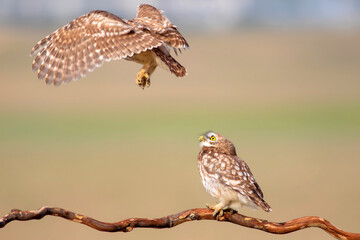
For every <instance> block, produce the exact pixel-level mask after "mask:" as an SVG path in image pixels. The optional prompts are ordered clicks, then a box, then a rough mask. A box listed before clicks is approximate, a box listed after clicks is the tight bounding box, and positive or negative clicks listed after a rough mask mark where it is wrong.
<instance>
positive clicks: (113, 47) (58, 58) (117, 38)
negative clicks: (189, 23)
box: [30, 4, 189, 89]
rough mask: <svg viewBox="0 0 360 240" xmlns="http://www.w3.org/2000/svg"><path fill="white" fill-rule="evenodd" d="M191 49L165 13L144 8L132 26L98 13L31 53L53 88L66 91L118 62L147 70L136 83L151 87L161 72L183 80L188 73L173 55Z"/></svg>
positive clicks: (35, 66) (74, 23) (62, 30)
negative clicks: (62, 87) (73, 82)
mask: <svg viewBox="0 0 360 240" xmlns="http://www.w3.org/2000/svg"><path fill="white" fill-rule="evenodd" d="M188 47H189V44H188V43H187V41H186V40H185V38H184V37H183V36H182V35H181V34H180V32H179V31H178V30H177V27H176V26H175V25H174V24H172V23H171V22H170V20H169V19H168V18H167V17H166V16H165V15H163V14H162V11H160V10H158V9H157V8H155V7H153V6H151V5H148V4H141V5H140V6H139V7H138V11H137V15H136V17H135V18H134V19H132V20H126V19H121V18H119V17H118V16H115V15H114V14H111V13H109V12H106V11H100V10H96V11H92V12H89V13H88V14H86V15H83V16H81V17H78V18H77V19H75V20H73V21H71V22H70V23H69V24H67V25H65V26H64V27H62V28H59V29H58V30H56V31H55V32H54V33H52V34H50V35H48V36H47V37H45V38H44V39H42V40H40V41H39V42H38V43H37V44H36V45H35V46H34V47H33V49H32V50H31V53H30V55H31V56H35V59H34V61H33V64H32V69H33V70H34V71H37V76H38V78H39V79H43V78H45V82H46V83H47V84H54V85H55V86H58V85H60V84H61V83H62V82H70V81H71V80H77V79H78V78H80V77H84V76H85V75H86V74H87V73H88V72H91V71H93V70H94V69H95V67H100V66H101V65H102V63H103V62H104V61H106V62H108V61H111V60H116V59H125V60H129V61H134V62H136V63H139V64H141V65H143V67H142V68H141V69H140V71H139V73H138V74H137V76H136V83H137V84H138V85H139V86H140V87H141V88H142V89H144V87H145V86H150V76H151V74H152V73H153V72H154V71H155V69H156V67H157V66H160V67H162V68H164V69H166V70H169V71H170V72H171V73H173V74H175V75H176V76H177V77H183V76H185V75H186V69H185V68H184V67H183V66H182V65H181V64H180V63H178V62H177V61H176V60H175V59H174V58H173V57H172V56H171V55H170V49H171V48H173V49H174V52H175V53H176V54H177V50H179V51H180V52H181V49H186V48H188Z"/></svg>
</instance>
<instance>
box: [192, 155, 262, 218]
mask: <svg viewBox="0 0 360 240" xmlns="http://www.w3.org/2000/svg"><path fill="white" fill-rule="evenodd" d="M213 163H214V165H213V166H212V165H211V164H213ZM221 163H222V162H221V161H219V159H217V158H216V157H215V158H214V157H213V156H211V157H210V155H205V156H203V158H202V160H200V161H198V169H199V172H200V175H201V180H202V183H203V185H204V187H205V189H206V191H207V192H208V193H210V194H211V196H213V197H214V198H216V199H218V200H219V201H220V202H222V203H224V204H225V205H226V206H229V207H230V208H232V209H234V210H236V211H239V210H240V209H241V207H242V206H244V205H245V206H248V207H251V208H256V206H255V205H254V204H253V203H252V202H251V201H250V199H249V198H248V197H246V196H244V195H243V194H241V193H240V192H239V191H235V190H234V189H233V188H231V187H230V186H227V185H225V184H224V183H222V181H221V176H222V175H221V173H218V172H217V171H216V169H217V167H220V168H221ZM210 169H211V170H213V171H211V172H209V170H210ZM230 181H231V180H230ZM236 182H237V181H234V183H236Z"/></svg>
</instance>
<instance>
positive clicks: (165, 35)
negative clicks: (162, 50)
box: [132, 4, 189, 53]
mask: <svg viewBox="0 0 360 240" xmlns="http://www.w3.org/2000/svg"><path fill="white" fill-rule="evenodd" d="M132 22H133V23H134V24H135V25H136V26H137V27H138V28H144V29H146V30H148V31H150V32H151V34H153V35H154V36H155V37H156V38H157V39H159V40H161V41H162V42H164V43H165V44H166V45H168V46H169V47H172V48H174V51H175V53H177V52H176V49H179V50H180V49H181V48H188V47H189V44H188V43H187V41H186V40H185V38H184V37H183V36H182V35H181V34H180V32H179V31H178V30H177V27H176V26H175V25H174V24H172V23H171V22H170V20H169V19H168V18H167V17H166V16H165V15H163V14H162V11H160V10H159V9H157V8H155V7H153V6H151V5H148V4H141V5H139V7H138V12H137V15H136V18H135V19H133V20H132ZM180 51H181V50H180Z"/></svg>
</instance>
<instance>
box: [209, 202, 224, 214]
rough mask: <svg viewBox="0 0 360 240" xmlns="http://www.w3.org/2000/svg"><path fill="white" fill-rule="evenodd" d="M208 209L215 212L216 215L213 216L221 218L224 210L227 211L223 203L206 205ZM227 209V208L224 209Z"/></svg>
mask: <svg viewBox="0 0 360 240" xmlns="http://www.w3.org/2000/svg"><path fill="white" fill-rule="evenodd" d="M206 207H207V208H209V209H211V210H214V213H213V216H214V217H215V216H216V215H217V216H218V217H221V216H223V215H224V210H225V209H227V208H226V207H225V206H224V204H223V203H218V204H216V203H214V205H211V204H208V203H207V204H206ZM224 207H225V208H224Z"/></svg>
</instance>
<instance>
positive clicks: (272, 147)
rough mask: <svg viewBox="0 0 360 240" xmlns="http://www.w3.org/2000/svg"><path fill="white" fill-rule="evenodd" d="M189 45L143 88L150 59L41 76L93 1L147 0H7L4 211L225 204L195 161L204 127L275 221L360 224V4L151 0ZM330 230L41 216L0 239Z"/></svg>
mask: <svg viewBox="0 0 360 240" xmlns="http://www.w3.org/2000/svg"><path fill="white" fill-rule="evenodd" d="M143 2H147V3H150V4H153V5H154V6H156V7H158V8H160V9H162V10H165V13H166V15H167V16H168V17H169V18H170V20H172V21H173V22H174V23H175V24H176V25H178V26H179V27H180V31H181V32H182V33H183V35H184V36H185V37H186V38H187V40H188V42H189V43H190V50H189V51H185V53H183V54H181V55H179V56H178V57H177V59H178V60H179V61H180V62H181V63H182V64H183V65H184V66H186V68H187V69H188V75H187V76H186V78H183V79H177V78H176V77H175V76H174V75H171V74H170V73H169V72H166V71H164V70H162V69H159V70H157V71H156V72H155V73H154V75H153V76H152V85H151V87H150V88H148V89H145V90H144V91H143V90H141V89H140V88H138V87H137V86H136V84H135V76H136V74H137V71H138V70H139V68H140V65H137V64H134V63H131V62H127V61H123V60H121V61H114V62H110V63H106V64H104V65H103V66H102V67H101V68H99V69H96V70H95V71H94V72H92V73H90V74H88V76H87V77H86V78H82V79H80V80H78V81H76V82H71V83H70V84H65V85H62V86H60V87H56V88H55V87H53V86H47V85H45V83H44V81H39V80H37V78H36V74H35V73H33V72H32V71H31V63H32V59H31V58H30V57H29V52H30V50H31V48H32V47H33V46H34V45H35V44H36V42H37V41H38V40H40V39H41V38H43V37H44V36H46V35H47V34H49V33H51V32H52V31H54V30H55V29H57V28H59V27H61V26H63V25H65V24H66V23H68V22H69V21H71V20H72V19H74V18H76V17H77V16H80V15H82V14H85V13H86V12H88V11H90V10H94V9H103V10H108V11H111V12H113V13H115V14H118V15H119V16H121V17H124V18H128V19H129V18H133V17H134V16H135V14H136V7H137V5H138V4H139V3H140V2H139V1H130V0H128V1H120V0H118V1H85V0H71V1H70V0H69V1H65V0H63V1H46V0H36V1H35V0H33V1H29V0H0V21H1V23H0V74H1V75H0V110H1V111H0V169H1V175H0V176H1V179H2V180H1V187H0V215H4V214H6V213H8V212H9V211H10V210H11V209H12V208H19V209H24V210H30V209H37V208H39V207H41V206H44V205H47V206H58V207H63V208H66V209H69V210H72V211H75V212H78V213H82V214H84V215H87V216H91V217H94V218H97V219H99V220H103V221H108V222H115V221H119V220H122V219H125V218H130V217H161V216H165V215H168V214H172V213H176V212H179V211H182V210H185V209H189V208H195V207H204V206H205V203H212V202H214V200H213V199H212V198H211V197H210V195H209V194H208V193H206V192H205V190H204V188H203V187H202V184H201V181H200V176H199V174H198V171H197V166H196V156H197V153H198V152H199V144H198V136H199V135H200V134H202V133H203V132H205V131H208V130H213V131H217V132H219V133H221V134H223V135H225V136H226V137H228V138H229V139H230V140H232V141H233V142H234V144H235V145H236V147H237V152H238V155H239V156H241V157H242V158H244V159H245V160H246V161H247V162H248V164H249V165H250V167H251V169H252V171H253V173H254V175H255V177H256V179H257V181H258V182H259V184H260V186H261V187H262V189H263V192H264V194H265V199H266V201H267V202H268V203H269V204H270V205H271V206H272V208H273V212H271V213H265V212H263V211H253V210H250V209H246V208H244V210H243V213H244V214H247V215H251V216H255V217H260V218H264V219H268V220H272V221H287V220H290V219H293V218H297V217H301V216H306V215H319V216H321V217H324V218H326V219H328V220H330V221H331V222H332V223H333V224H335V225H336V226H338V227H340V228H342V229H344V230H347V231H352V232H360V227H359V226H360V221H359V214H360V204H359V202H360V174H359V172H360V101H359V100H360V4H359V1H355V0H354V1H350V0H347V1H341V0H321V1H310V0H307V1H300V0H297V1H295V0H294V1H286V0H282V1H281V0H274V1H267V0H243V1H235V0H228V1H225V0H222V1H216V0H211V1H205V0H203V1H190V0H188V1H169V0H163V1H155V0H154V1H145V0H144V1H143ZM24 238H26V239H29V240H30V239H52V240H60V239H97V240H101V239H106V240H110V239H119V238H121V239H123V240H132V239H134V240H135V239H219V238H224V239H225V238H228V239H235V238H236V239H238V238H242V239H249V240H250V239H279V238H281V239H331V237H330V236H329V235H328V234H326V233H325V232H323V231H321V230H319V229H314V228H312V229H306V230H302V231H299V232H296V233H292V234H288V235H285V236H277V235H270V234H267V233H264V232H261V231H257V230H254V229H246V228H243V227H239V226H236V225H232V224H227V223H218V222H212V221H201V222H191V223H186V224H183V225H180V226H178V227H176V228H172V229H165V230H153V229H135V230H134V231H133V232H131V233H127V234H124V233H103V232H98V231H95V230H92V229H90V228H88V227H85V226H82V225H79V224H75V223H73V222H70V221H64V220H63V219H59V218H55V217H46V218H45V219H43V220H41V221H30V222H13V223H11V224H9V225H7V226H6V227H5V228H4V229H1V230H0V239H7V240H18V239H24Z"/></svg>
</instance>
